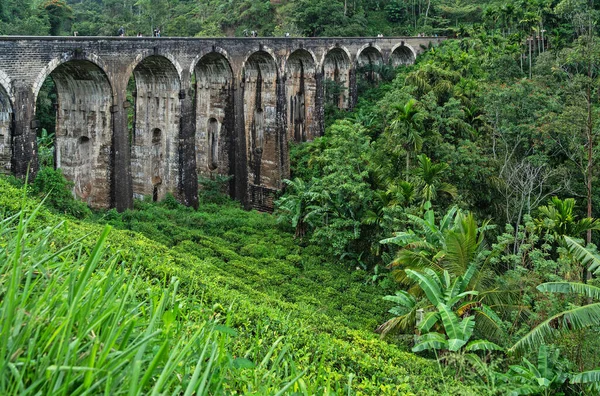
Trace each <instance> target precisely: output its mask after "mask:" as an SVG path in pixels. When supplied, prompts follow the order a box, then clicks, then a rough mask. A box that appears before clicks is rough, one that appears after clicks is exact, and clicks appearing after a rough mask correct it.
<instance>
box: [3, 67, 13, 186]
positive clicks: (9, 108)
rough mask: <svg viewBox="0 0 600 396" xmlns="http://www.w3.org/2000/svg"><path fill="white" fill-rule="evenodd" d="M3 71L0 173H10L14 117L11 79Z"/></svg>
mask: <svg viewBox="0 0 600 396" xmlns="http://www.w3.org/2000/svg"><path fill="white" fill-rule="evenodd" d="M3 73H4V72H2V71H1V70H0V173H7V174H10V172H11V161H12V153H13V150H12V134H13V130H14V129H13V128H14V118H13V104H12V100H11V96H10V93H9V92H10V88H9V85H8V83H9V80H8V79H7V78H4V77H3ZM5 84H6V85H5Z"/></svg>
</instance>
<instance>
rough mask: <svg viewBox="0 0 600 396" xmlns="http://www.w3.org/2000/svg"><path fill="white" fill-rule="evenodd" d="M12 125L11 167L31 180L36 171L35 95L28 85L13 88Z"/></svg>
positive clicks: (18, 174) (15, 172) (17, 173)
mask: <svg viewBox="0 0 600 396" xmlns="http://www.w3.org/2000/svg"><path fill="white" fill-rule="evenodd" d="M13 111H14V127H13V138H12V150H13V153H12V158H11V169H12V172H13V174H14V175H15V176H16V177H18V178H21V179H23V178H25V176H27V172H28V171H29V180H33V179H34V178H35V176H36V174H37V171H38V166H39V165H38V157H37V139H36V134H37V128H38V121H37V120H36V119H35V118H34V117H35V97H34V95H33V92H32V91H31V90H30V89H28V87H18V88H16V90H15V103H14V110H13Z"/></svg>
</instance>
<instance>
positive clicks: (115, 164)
mask: <svg viewBox="0 0 600 396" xmlns="http://www.w3.org/2000/svg"><path fill="white" fill-rule="evenodd" d="M116 92H117V94H116V96H115V98H114V102H113V105H112V106H111V108H110V112H111V113H112V114H111V115H112V123H113V147H112V197H113V198H112V200H113V206H114V207H115V208H116V209H117V211H119V212H122V211H124V210H127V209H133V186H132V179H131V148H130V146H129V128H128V122H127V110H126V108H125V102H126V100H125V98H126V94H127V81H125V84H123V85H122V86H119V87H116ZM127 104H129V103H127Z"/></svg>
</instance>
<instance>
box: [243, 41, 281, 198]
mask: <svg viewBox="0 0 600 396" xmlns="http://www.w3.org/2000/svg"><path fill="white" fill-rule="evenodd" d="M241 73H242V78H241V82H240V86H241V87H242V89H243V98H244V121H245V135H246V147H247V158H248V177H249V182H250V202H253V201H254V199H253V197H254V195H255V190H256V189H257V188H260V189H261V190H260V191H262V188H270V189H277V188H279V187H280V176H281V147H280V144H281V141H280V139H281V137H280V136H278V133H277V126H278V120H277V112H278V102H277V83H278V80H279V70H278V66H277V61H276V58H275V57H274V55H273V54H271V53H270V52H267V51H265V50H259V51H256V52H254V53H252V54H251V55H250V56H248V58H247V59H246V60H245V61H244V64H243V68H242V71H241Z"/></svg>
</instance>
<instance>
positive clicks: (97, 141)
mask: <svg viewBox="0 0 600 396" xmlns="http://www.w3.org/2000/svg"><path fill="white" fill-rule="evenodd" d="M51 76H52V78H53V80H54V83H55V84H56V91H57V97H58V103H57V114H56V137H55V162H56V167H57V168H60V169H62V171H63V174H64V175H65V177H66V178H67V179H68V180H71V181H72V182H73V183H74V186H73V193H74V194H75V196H76V197H78V198H79V199H81V200H82V201H84V202H87V204H88V205H90V206H91V207H94V208H108V207H109V206H110V191H111V188H110V185H111V174H112V172H111V147H112V124H111V113H110V104H111V95H112V94H111V87H110V83H109V82H108V79H107V78H106V75H105V74H104V72H103V71H102V70H101V69H100V68H99V67H98V66H96V65H95V64H93V63H91V62H88V61H79V60H77V61H73V62H69V63H64V64H62V65H60V66H59V67H58V68H56V70H54V71H53V72H52V74H51Z"/></svg>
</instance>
